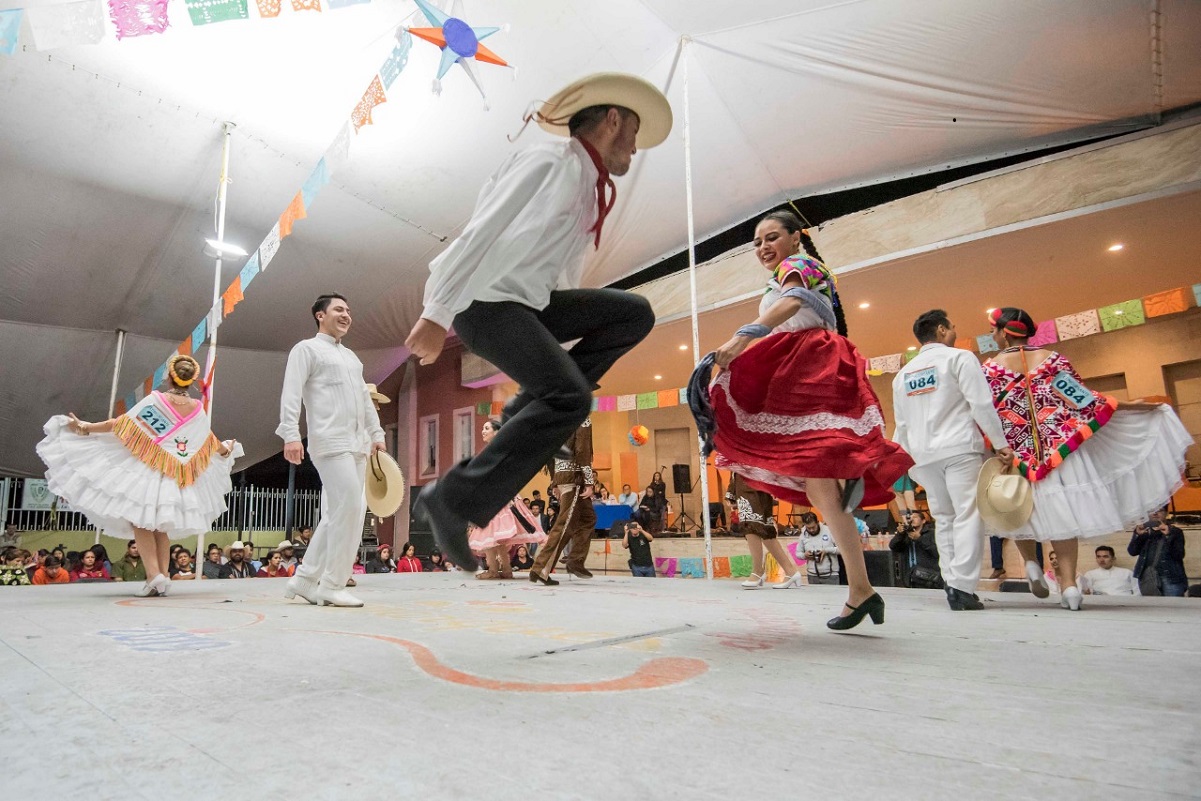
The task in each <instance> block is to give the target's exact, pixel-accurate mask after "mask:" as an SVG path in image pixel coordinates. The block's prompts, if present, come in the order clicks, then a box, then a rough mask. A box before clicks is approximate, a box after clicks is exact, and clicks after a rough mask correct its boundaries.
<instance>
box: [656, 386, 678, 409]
mask: <svg viewBox="0 0 1201 801" xmlns="http://www.w3.org/2000/svg"><path fill="white" fill-rule="evenodd" d="M679 405H680V390H678V389H661V390H659V408H660V409H662V408H664V407H667V406H679Z"/></svg>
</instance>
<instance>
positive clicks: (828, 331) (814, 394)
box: [689, 211, 913, 630]
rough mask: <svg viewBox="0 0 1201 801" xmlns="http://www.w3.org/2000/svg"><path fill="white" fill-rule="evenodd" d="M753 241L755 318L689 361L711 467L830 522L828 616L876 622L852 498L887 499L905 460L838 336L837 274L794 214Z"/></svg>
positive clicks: (760, 230) (842, 323) (855, 354)
mask: <svg viewBox="0 0 1201 801" xmlns="http://www.w3.org/2000/svg"><path fill="white" fill-rule="evenodd" d="M754 245H755V254H756V255H757V256H758V258H759V262H760V263H761V264H762V265H763V266H764V267H766V268H767V269H768V270H770V271H771V273H772V276H771V280H770V281H769V282H768V289H767V293H766V294H765V295H764V297H763V300H762V302H761V303H760V304H759V317H758V319H756V320H755V321H754V322H753V323H751V324H749V325H745V326H743V327H742V328H740V329H738V331H737V332H736V333H735V334H734V337H733V338H732V339H730V341H729V342H727V343H726V344H724V345H722V346H721V347H720V348H719V349H718V350H717V351H716V352H715V353H713V354H712V355H711V356H710V357H706V360H705V361H703V362H702V363H701V365H700V366H699V367H698V368H697V373H696V374H694V380H693V382H692V385H691V386H690V387H689V393H690V398H689V400H690V405H692V406H693V410H694V412H696V413H697V418H698V420H697V422H698V426H699V427H700V429H701V432H702V435H706V434H707V433H711V434H712V446H713V447H714V448H715V449H716V450H717V466H718V467H721V468H725V469H729V470H733V471H735V472H737V473H738V474H739V475H740V476H741V477H742V478H743V479H744V480H746V482H747V484H749V485H751V486H752V487H756V488H758V489H762V490H763V491H765V492H769V493H771V494H772V495H774V496H775V497H777V498H782V499H784V500H788V501H792V502H793V503H799V504H802V505H804V506H812V507H815V508H816V509H817V510H818V511H819V512H820V513H821V516H822V518H823V520H824V521H825V523H826V525H828V526H829V527H830V533H831V534H833V535H834V541H835V543H836V544H837V545H838V550H839V553H841V554H842V557H843V561H844V562H845V564H846V576H847V583H848V584H849V590H850V594H849V597H848V599H847V603H846V608H845V609H844V610H843V613H842V614H841V615H840V616H838V617H836V618H832V619H831V620H830V621H829V622H827V624H826V625H827V626H829V627H830V628H832V629H835V630H843V629H849V628H853V627H854V626H856V625H858V624H859V623H860V622H861V621H862V620H863V618H864V617H866V616H869V615H870V616H871V619H872V622H873V623H883V622H884V601H883V599H882V598H880V596H879V595H877V594H876V591H875V590H874V589H873V588H872V585H871V582H870V581H868V578H867V566H866V564H865V563H864V560H863V546H862V545H861V544H860V542H859V534H858V531H857V530H856V528H855V522H854V518H852V517H851V514H850V513H851V510H852V509H854V508H855V507H856V506H857V505H859V503H860V502H863V503H866V504H868V505H874V504H886V503H888V502H889V501H890V500H892V497H893V496H892V484H893V482H894V481H896V480H897V479H898V478H900V477H901V476H902V475H904V473H905V471H906V470H908V469H909V468H910V467H911V466H912V465H913V460H912V459H911V458H909V455H908V454H907V453H905V451H903V450H901V448H900V447H898V446H897V445H896V444H895V443H892V442H890V441H889V440H888V439H886V438H885V437H884V416H883V414H882V413H881V412H880V401H879V400H878V399H877V398H876V393H875V392H874V391H873V390H872V387H871V384H870V383H869V382H868V379H867V363H866V362H865V361H864V359H863V357H862V356H860V355H859V351H857V350H856V349H855V346H854V345H852V344H851V342H850V340H848V339H847V338H846V333H847V329H846V320H845V318H844V316H843V312H842V307H841V305H840V303H839V300H838V292H837V289H836V288H835V282H834V276H833V275H832V274H831V273H830V271H829V270H828V269H827V268H826V266H825V264H824V263H823V262H822V260H821V256H820V255H819V254H818V252H817V248H816V247H815V246H814V245H813V240H812V239H810V238H809V233H808V231H806V230H804V228H803V227H802V226H801V221H800V220H799V219H798V218H797V216H796V215H795V214H793V213H792V212H790V211H775V212H772V213H771V214H768V215H767V216H766V217H764V218H763V219H762V220H760V221H759V224H758V226H756V228H755V242H754ZM802 247H803V248H804V250H805V252H804V253H803V254H802V253H801V248H802ZM757 339H762V341H761V342H759V343H758V344H756V345H755V347H753V348H750V347H749V346H750V345H751V343H753V342H755V340H757ZM711 364H716V365H717V367H718V368H719V369H720V370H721V372H720V373H719V374H718V376H717V379H716V380H715V381H714V382H713V385H712V386H711V387H709V388H708V395H709V399H710V401H711V409H707V408H706V407H707V406H708V404H706V403H705V398H704V395H705V394H706V393H705V392H704V381H703V380H698V376H702V375H703V376H704V377H705V378H707V375H708V372H709V370H710V365H711ZM693 396H695V397H693ZM698 406H699V407H700V408H699V411H698ZM709 415H711V416H709Z"/></svg>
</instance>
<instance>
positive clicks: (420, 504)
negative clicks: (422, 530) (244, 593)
mask: <svg viewBox="0 0 1201 801" xmlns="http://www.w3.org/2000/svg"><path fill="white" fill-rule="evenodd" d="M437 486H438V482H437V481H431V482H430V483H428V484H426V485H425V486H424V487H422V488H421V492H420V493H419V494H418V495H417V502H416V503H415V504H413V513H414V515H415V516H416V517H417V519H418V520H421V519H423V518H424V519H425V521H426V522H427V523H429V527H430V530H431V531H433V532H434V542H435V543H437V545H438V549H439V550H440V551H442V554H443V555H444V556H446V557H447V558H449V559H450V561H452V562H454V563H455V564H456V565H458V566H459V567H461V568H463V569H464V570H467V569H469V568H471V567H473V566H474V565H475V554H473V553H472V552H471V546H470V545H469V544H468V542H467V521H466V520H464V519H463V518H461V517H459V516H458V515H456V514H455V513H454V512H452V511H451V510H450V509H449V508H447V507H446V505H445V504H443V503H442V499H441V498H439V497H438V496H437V494H436V489H435V488H436V487H437Z"/></svg>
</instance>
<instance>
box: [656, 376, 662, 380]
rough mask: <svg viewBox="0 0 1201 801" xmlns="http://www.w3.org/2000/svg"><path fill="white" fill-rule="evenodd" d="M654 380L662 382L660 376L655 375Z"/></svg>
mask: <svg viewBox="0 0 1201 801" xmlns="http://www.w3.org/2000/svg"><path fill="white" fill-rule="evenodd" d="M655 380H656V381H662V380H663V376H661V375H657V376H655Z"/></svg>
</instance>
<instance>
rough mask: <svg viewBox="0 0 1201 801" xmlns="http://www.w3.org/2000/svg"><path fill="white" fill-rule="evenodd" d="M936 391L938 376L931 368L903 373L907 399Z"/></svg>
mask: <svg viewBox="0 0 1201 801" xmlns="http://www.w3.org/2000/svg"><path fill="white" fill-rule="evenodd" d="M936 389H938V374H937V372H935V369H934V368H933V367H927V368H925V369H923V370H914V371H913V372H911V373H905V394H906V395H908V396H909V397H913V396H914V395H925V394H926V393H927V392H933V391H934V390H936Z"/></svg>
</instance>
